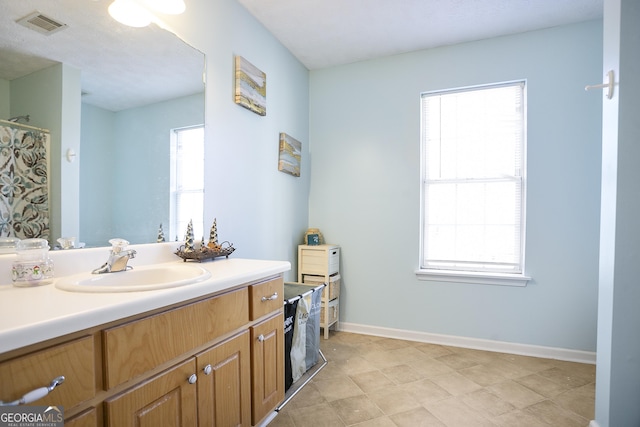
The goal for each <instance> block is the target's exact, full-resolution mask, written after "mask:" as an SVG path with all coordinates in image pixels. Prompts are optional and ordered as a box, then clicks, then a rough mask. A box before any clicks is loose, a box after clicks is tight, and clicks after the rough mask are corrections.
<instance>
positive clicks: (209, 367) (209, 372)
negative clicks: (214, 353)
mask: <svg viewBox="0 0 640 427" xmlns="http://www.w3.org/2000/svg"><path fill="white" fill-rule="evenodd" d="M203 371H204V374H205V375H211V372H213V368H212V367H211V364H209V365H207V366H205V367H204V369H203Z"/></svg>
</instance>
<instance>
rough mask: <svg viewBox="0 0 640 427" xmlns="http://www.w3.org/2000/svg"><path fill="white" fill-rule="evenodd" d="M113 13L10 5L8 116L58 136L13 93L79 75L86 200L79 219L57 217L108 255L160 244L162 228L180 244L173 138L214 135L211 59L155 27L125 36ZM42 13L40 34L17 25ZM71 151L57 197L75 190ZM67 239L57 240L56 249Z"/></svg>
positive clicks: (5, 76)
mask: <svg viewBox="0 0 640 427" xmlns="http://www.w3.org/2000/svg"><path fill="white" fill-rule="evenodd" d="M108 6H109V1H108V0H94V1H86V0H21V1H3V2H2V3H0V98H2V99H0V113H2V115H9V114H11V115H13V116H15V115H26V114H29V115H30V121H29V123H28V124H30V125H33V126H37V127H51V124H50V123H49V124H47V123H41V122H40V117H38V114H37V113H33V112H30V111H25V110H27V109H28V108H25V107H24V105H25V103H24V102H23V101H24V99H15V98H16V95H15V93H14V92H13V91H11V90H10V88H11V87H12V86H11V84H12V82H13V81H15V80H16V79H21V78H24V76H27V75H34V73H38V72H40V70H44V69H48V68H50V67H55V66H58V65H59V64H64V66H70V67H72V68H73V69H74V70H79V74H78V75H79V76H80V77H79V78H80V79H81V82H80V87H81V90H82V95H81V97H79V100H80V101H79V102H80V103H81V105H80V106H79V107H78V108H77V112H78V114H77V115H78V117H77V121H78V122H79V123H80V124H81V125H80V132H79V134H80V137H79V139H80V142H79V150H77V151H78V152H77V153H76V154H77V155H76V157H75V158H73V157H72V158H71V161H75V162H77V163H76V164H77V165H78V166H77V170H78V176H77V178H75V179H77V180H78V181H79V182H78V186H79V196H78V197H75V198H76V199H78V200H77V206H76V208H75V212H65V209H66V208H67V203H64V202H62V203H57V204H56V203H55V202H54V201H52V203H51V205H50V209H51V215H52V216H55V215H58V216H59V217H62V218H63V219H64V218H65V217H67V216H68V217H73V216H75V215H77V216H78V218H77V222H78V225H77V227H76V230H78V234H79V235H78V236H77V238H78V240H79V241H83V242H85V243H86V245H87V246H105V245H107V244H108V243H107V241H108V240H109V239H110V238H113V237H123V238H126V239H127V240H129V241H130V242H131V243H150V242H154V241H156V238H157V235H158V229H159V226H160V225H161V224H162V225H163V227H164V231H165V235H166V237H167V240H174V239H175V237H177V234H176V233H175V232H170V231H169V218H170V185H171V183H170V176H171V175H170V135H171V131H172V129H178V128H188V127H192V126H198V125H200V126H202V125H204V83H203V72H204V64H205V61H204V55H203V54H202V53H201V52H199V51H198V50H196V49H194V48H192V47H191V46H189V45H187V44H186V43H185V42H183V41H182V40H180V39H179V38H178V37H177V36H176V35H174V34H172V33H171V32H169V31H166V30H164V29H162V28H159V27H158V26H156V25H155V24H152V25H151V26H149V27H145V28H131V27H126V26H123V25H122V24H120V23H118V22H116V21H114V20H113V19H112V18H111V17H110V16H109V15H108V13H107V8H108ZM35 12H38V14H37V16H35V18H33V19H32V23H31V24H29V23H27V24H26V25H22V24H20V23H18V22H17V21H18V20H20V19H22V18H25V17H29V16H30V15H31V14H33V13H35ZM50 21H53V22H50ZM58 24H61V25H62V26H61V27H60V28H59V29H58V28H57V27H58V26H59V25H58ZM34 25H35V27H38V26H40V25H41V26H45V27H49V28H51V27H53V30H44V31H43V30H42V28H35V29H34ZM63 74H64V73H63ZM63 78H67V77H66V75H63ZM53 84H57V83H53ZM7 88H9V89H7ZM30 102H38V101H37V100H31V101H30ZM15 105H19V106H20V108H17V107H15ZM27 105H28V104H27ZM32 105H33V104H32ZM61 108H67V106H66V105H63V106H62V107H61ZM74 108H75V107H74ZM34 110H35V111H37V108H34ZM72 110H73V108H72ZM9 112H10V113H9ZM74 114H75V113H74ZM0 118H2V119H7V118H8V117H4V116H3V117H0ZM48 120H50V119H48ZM53 127H55V126H53ZM65 143H66V141H65V135H64V134H62V136H61V137H60V142H59V144H60V146H59V147H58V150H59V152H58V154H57V156H58V159H55V158H53V159H52V161H53V162H56V161H59V162H60V164H61V166H59V168H60V169H61V170H62V171H61V172H59V173H58V176H57V177H56V175H55V174H54V175H53V176H52V179H51V180H50V185H51V190H50V191H51V192H52V193H55V192H59V193H60V192H61V193H63V194H64V192H65V187H69V185H66V186H65V185H64V184H62V183H61V182H60V181H61V180H60V176H62V179H63V180H64V176H65V175H64V174H65V171H64V168H65V162H66V161H67V160H66V159H65V156H66V152H67V149H66V145H65ZM54 156H55V154H54ZM55 168H56V166H55V165H54V166H53V167H52V170H54V171H55ZM72 186H73V185H71V187H72ZM62 200H64V197H62ZM76 212H77V213H76ZM62 228H64V227H62ZM61 233H64V231H62V232H61ZM170 234H176V235H173V236H171V235H170ZM57 237H61V236H60V235H55V233H52V235H51V239H52V240H53V241H55V239H56V238H57ZM73 237H76V236H73Z"/></svg>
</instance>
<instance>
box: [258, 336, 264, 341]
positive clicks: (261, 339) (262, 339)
mask: <svg viewBox="0 0 640 427" xmlns="http://www.w3.org/2000/svg"><path fill="white" fill-rule="evenodd" d="M262 341H264V335H262V334H260V335H258V342H262Z"/></svg>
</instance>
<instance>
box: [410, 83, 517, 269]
mask: <svg viewBox="0 0 640 427" xmlns="http://www.w3.org/2000/svg"><path fill="white" fill-rule="evenodd" d="M525 107H526V104H525V83H524V82H523V81H518V82H511V83H503V84H495V85H487V86H479V87H472V88H464V89H457V90H448V91H438V92H429V93H423V94H422V108H421V113H422V122H421V140H422V141H421V150H422V163H421V165H422V168H421V169H422V170H421V176H422V180H421V181H422V185H421V190H422V207H421V221H422V223H421V239H420V240H421V251H420V252H421V256H420V258H421V259H420V271H419V273H420V272H423V273H427V272H429V271H431V272H434V273H436V274H459V275H477V276H482V275H487V276H489V275H494V276H500V275H505V274H507V275H524V234H525V233H524V231H525V209H524V204H525V182H524V177H525V152H526V151H525V143H526V142H525V135H526V132H525Z"/></svg>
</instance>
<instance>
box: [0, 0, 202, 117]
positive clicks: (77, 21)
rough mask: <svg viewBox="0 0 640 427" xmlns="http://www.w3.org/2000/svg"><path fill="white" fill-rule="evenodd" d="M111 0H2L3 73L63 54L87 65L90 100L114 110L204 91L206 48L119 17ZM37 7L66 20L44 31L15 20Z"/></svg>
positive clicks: (21, 72)
mask: <svg viewBox="0 0 640 427" xmlns="http://www.w3.org/2000/svg"><path fill="white" fill-rule="evenodd" d="M109 4H110V0H92V1H88V0H0V78H4V79H6V80H12V79H14V78H17V77H22V76H25V75H28V74H31V73H33V72H34V71H37V70H41V69H43V68H46V67H49V66H51V65H53V64H56V63H59V62H62V63H65V64H68V65H71V66H73V67H75V68H78V69H80V70H81V76H82V91H83V102H87V103H89V104H93V105H97V106H100V107H103V108H106V109H108V110H112V111H119V110H122V109H126V108H132V107H138V106H142V105H147V104H150V103H154V102H158V101H163V100H167V99H171V98H175V97H178V96H183V95H190V94H194V93H198V92H202V90H203V83H202V72H203V70H204V55H203V54H202V53H201V52H198V51H197V50H195V49H193V48H191V47H190V46H188V45H187V44H186V43H184V42H183V41H182V40H180V39H178V38H177V37H176V36H175V35H173V34H171V33H170V32H168V31H165V30H162V29H160V28H158V27H157V26H155V25H151V26H149V27H146V28H131V27H127V26H124V25H121V24H119V23H117V22H116V21H114V20H113V19H112V18H111V17H110V16H109V15H108V13H107V7H108V6H109ZM34 11H38V12H40V13H42V14H44V15H46V16H48V17H50V18H53V19H54V20H56V21H59V22H62V23H64V24H66V25H67V28H65V29H63V30H60V31H57V32H55V33H51V34H48V35H45V34H41V33H39V32H36V31H34V30H31V29H29V28H26V27H24V26H22V25H19V24H18V23H16V21H17V20H19V19H21V18H23V17H25V16H26V15H29V14H30V13H32V12H34ZM20 114H28V112H24V113H20Z"/></svg>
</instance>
